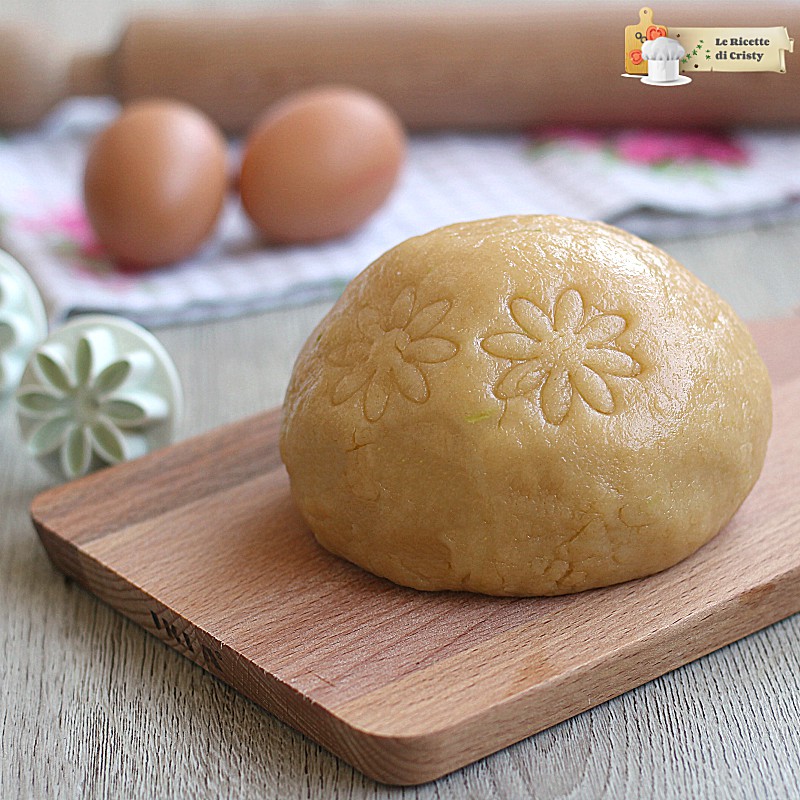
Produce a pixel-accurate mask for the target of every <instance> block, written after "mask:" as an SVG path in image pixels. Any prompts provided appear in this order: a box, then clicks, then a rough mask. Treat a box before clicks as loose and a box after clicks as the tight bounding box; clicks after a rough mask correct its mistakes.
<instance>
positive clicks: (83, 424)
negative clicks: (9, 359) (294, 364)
mask: <svg viewBox="0 0 800 800" xmlns="http://www.w3.org/2000/svg"><path fill="white" fill-rule="evenodd" d="M16 401H17V417H18V420H19V423H20V428H21V431H22V435H23V438H24V439H25V442H26V444H27V447H28V451H29V452H30V453H31V455H33V456H35V457H36V458H38V459H39V460H40V461H41V462H42V463H43V465H44V466H45V467H46V468H47V469H49V470H50V471H51V472H52V473H53V474H56V475H58V476H59V477H66V478H68V479H72V478H77V477H79V476H81V475H85V474H87V473H88V472H91V471H93V470H96V469H99V468H101V467H105V466H108V465H110V464H117V463H119V462H121V461H127V460H130V459H132V458H136V457H138V456H141V455H144V454H145V453H147V452H149V451H150V450H152V449H154V448H155V447H160V446H162V445H165V444H168V443H169V442H170V441H171V439H172V431H173V428H174V424H175V422H176V420H177V418H178V416H179V413H180V406H181V402H182V393H181V389H180V381H179V379H178V375H177V372H176V371H175V367H174V365H173V363H172V360H171V359H170V357H169V355H168V354H167V352H166V351H165V350H164V348H163V347H162V346H161V344H160V343H159V342H158V340H157V339H156V338H155V337H154V336H153V335H152V334H150V333H148V332H147V331H146V330H144V329H143V328H140V327H139V326H138V325H135V324H134V323H132V322H129V321H127V320H123V319H120V318H117V317H111V316H108V317H106V316H99V315H98V316H89V317H79V318H77V319H75V320H73V321H72V322H70V323H68V324H67V325H65V326H63V327H62V328H60V329H59V330H58V331H56V333H55V334H53V335H52V336H51V337H50V338H49V339H48V340H47V341H46V342H45V343H44V344H43V345H41V346H40V347H39V348H38V349H37V350H36V351H35V352H34V353H33V355H32V356H31V359H30V361H29V362H28V366H27V368H26V370H25V373H24V374H23V376H22V386H21V387H20V389H19V390H18V392H17V396H16Z"/></svg>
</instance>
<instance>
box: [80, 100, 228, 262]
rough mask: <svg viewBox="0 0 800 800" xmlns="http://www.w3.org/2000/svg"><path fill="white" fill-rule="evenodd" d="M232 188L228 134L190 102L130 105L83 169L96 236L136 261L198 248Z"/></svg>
mask: <svg viewBox="0 0 800 800" xmlns="http://www.w3.org/2000/svg"><path fill="white" fill-rule="evenodd" d="M226 188H227V156H226V147H225V140H224V139H223V137H222V134H220V132H219V131H218V130H217V128H216V127H215V126H214V124H213V123H212V122H211V121H210V120H209V119H208V118H207V117H205V116H204V115H203V114H201V113H200V112H199V111H196V110H195V109H193V108H191V107H190V106H187V105H184V104H183V103H177V102H173V101H170V100H144V101H139V102H136V103H132V104H131V105H129V106H126V107H125V108H124V109H123V111H122V113H121V114H120V116H119V117H118V118H117V119H116V120H115V121H114V122H113V123H112V124H111V125H109V127H108V128H106V129H105V130H104V131H103V132H102V133H101V134H100V135H99V136H98V137H97V139H96V140H95V141H94V143H93V145H92V147H91V150H90V153H89V158H88V161H87V163H86V171H85V173H84V181H83V193H84V201H85V204H86V212H87V214H88V216H89V220H90V222H91V223H92V227H93V228H94V230H95V233H96V234H97V238H98V239H99V240H100V242H101V243H102V244H103V246H104V247H105V248H106V250H108V252H109V253H110V254H111V255H112V256H113V257H114V258H116V259H118V260H119V261H120V263H121V264H122V265H123V266H125V267H129V268H134V269H148V268H150V267H155V266H159V265H163V264H169V263H172V262H174V261H178V260H180V259H182V258H186V257H187V256H189V255H191V254H192V253H193V252H194V251H195V250H197V248H198V247H199V246H200V244H201V243H202V242H203V240H204V239H205V238H206V237H207V236H208V234H209V233H210V232H211V229H212V228H213V226H214V223H215V222H216V220H217V217H218V216H219V212H220V209H221V208H222V203H223V200H224V199H225V191H226Z"/></svg>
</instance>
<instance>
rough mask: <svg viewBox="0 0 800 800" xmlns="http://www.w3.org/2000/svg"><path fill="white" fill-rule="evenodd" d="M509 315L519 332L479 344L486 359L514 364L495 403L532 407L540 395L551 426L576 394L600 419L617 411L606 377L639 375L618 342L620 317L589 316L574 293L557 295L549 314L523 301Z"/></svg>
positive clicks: (590, 311)
mask: <svg viewBox="0 0 800 800" xmlns="http://www.w3.org/2000/svg"><path fill="white" fill-rule="evenodd" d="M509 311H510V312H511V316H512V317H513V319H514V321H515V322H516V323H517V325H518V326H519V328H520V330H517V331H509V332H503V333H497V334H494V335H492V336H488V337H486V338H485V339H483V340H482V342H481V347H482V348H483V349H484V350H485V351H486V352H487V353H489V354H490V355H492V356H495V357H496V358H504V359H509V360H510V361H511V362H512V365H511V367H510V368H509V369H508V370H506V372H504V373H503V374H502V375H501V376H500V379H499V380H498V381H497V383H496V384H495V385H494V394H495V395H496V396H497V397H498V398H499V399H501V400H510V399H511V398H512V397H527V398H528V399H529V400H531V402H534V403H536V392H537V390H539V394H538V402H539V405H540V407H541V410H542V414H543V415H544V418H545V420H547V422H549V423H551V424H553V425H560V424H561V423H562V422H563V421H564V419H565V418H566V416H567V414H568V413H569V410H570V407H571V405H572V402H573V398H574V395H575V394H576V393H577V394H578V396H579V397H580V398H582V399H583V401H584V402H585V403H586V404H587V405H588V406H589V407H590V408H592V409H594V410H595V411H597V412H598V413H600V414H611V413H612V412H613V411H614V410H615V402H614V396H613V394H612V393H611V388H610V387H609V377H610V376H617V377H622V378H633V377H636V376H637V375H638V374H639V373H640V371H641V365H640V364H639V363H638V362H637V361H636V360H635V359H634V358H633V357H632V356H631V355H629V354H628V353H626V352H624V351H623V350H622V349H621V348H620V347H619V345H618V343H617V339H618V338H619V337H620V336H621V335H622V333H623V332H624V331H625V329H626V328H627V322H626V321H625V319H624V317H622V316H620V315H618V314H611V313H604V312H594V313H593V309H592V308H591V307H590V308H589V309H587V308H586V304H585V303H584V299H583V297H582V295H581V293H580V292H579V291H578V290H577V289H574V288H568V289H565V290H564V291H563V292H562V293H561V294H560V295H559V297H558V298H557V299H556V301H555V304H554V306H553V313H552V315H547V314H545V312H544V311H542V309H541V308H539V306H538V305H536V303H534V302H533V301H532V300H529V299H528V298H527V297H515V298H514V299H513V300H511V302H510V303H509Z"/></svg>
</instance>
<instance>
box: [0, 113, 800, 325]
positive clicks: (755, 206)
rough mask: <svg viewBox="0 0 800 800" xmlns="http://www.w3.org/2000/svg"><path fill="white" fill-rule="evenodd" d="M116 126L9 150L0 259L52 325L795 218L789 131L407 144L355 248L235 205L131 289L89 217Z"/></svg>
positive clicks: (569, 134) (56, 133)
mask: <svg viewBox="0 0 800 800" xmlns="http://www.w3.org/2000/svg"><path fill="white" fill-rule="evenodd" d="M116 110H117V108H116V106H115V105H114V104H113V103H111V102H110V101H87V100H82V101H71V102H69V103H67V104H65V105H64V106H63V107H62V108H61V109H59V110H58V111H57V112H56V113H55V114H54V115H53V116H52V117H51V118H50V120H48V122H47V123H46V124H45V125H43V126H42V127H41V128H40V129H39V130H37V131H34V132H30V133H25V134H21V135H16V136H13V137H10V138H7V139H5V140H0V247H2V248H4V249H6V250H8V251H9V252H10V253H12V255H14V256H16V258H17V259H18V260H19V261H20V262H22V264H23V265H24V266H25V267H26V268H27V269H28V271H29V272H30V273H31V275H32V276H33V278H34V279H35V280H36V282H37V284H38V285H39V287H40V289H41V292H42V294H43V296H44V298H45V302H46V304H47V306H48V310H49V313H50V316H51V318H52V319H53V320H55V321H57V320H60V319H64V318H65V317H67V316H70V315H73V314H78V313H82V312H89V311H92V312H97V311H102V312H108V313H115V314H121V315H124V316H127V317H129V318H131V319H134V320H136V321H138V322H140V323H142V324H145V325H148V326H150V327H154V326H158V325H164V324H170V323H175V322H186V321H198V320H202V319H210V318H219V317H224V316H230V315H234V314H241V313H246V312H249V311H254V310H259V309H267V308H275V307H279V306H282V305H291V304H298V303H303V302H307V301H311V300H315V299H322V298H330V297H333V296H335V295H336V294H338V293H339V292H340V291H341V289H342V287H343V286H344V284H345V283H346V282H347V281H348V280H349V279H350V278H352V277H353V276H354V275H356V274H357V273H358V272H360V271H361V270H362V269H363V268H364V267H366V266H367V264H369V263H370V261H372V260H373V259H374V258H376V257H377V256H378V255H380V254H381V253H382V252H383V251H384V250H386V249H388V248H389V247H391V246H392V245H394V244H396V243H397V242H399V241H402V240H403V239H405V238H407V237H409V236H413V235H415V234H419V233H424V232H425V231H428V230H431V229H433V228H436V227H438V226H440V225H447V224H449V223H452V222H459V221H464V220H470V219H479V218H482V217H492V216H500V215H503V214H531V213H541V214H564V215H567V216H573V217H582V218H585V219H600V220H605V221H608V222H611V223H613V224H616V225H619V226H620V227H623V228H627V229H628V230H631V231H633V232H634V233H638V234H639V235H643V236H645V237H648V238H653V239H663V238H664V237H667V236H680V235H688V234H692V233H697V232H706V231H714V230H718V229H724V228H731V227H742V226H746V225H752V224H754V223H757V222H763V221H773V220H777V219H782V218H787V217H800V132H796V131H788V132H747V131H744V132H736V133H732V134H730V135H724V136H723V135H711V134H706V133H701V132H697V133H686V132H684V133H680V132H672V133H668V132H664V133H659V132H646V131H635V130H634V131H624V132H616V133H604V132H581V131H549V132H542V131H539V132H537V133H536V135H533V134H532V135H523V134H516V135H497V134H491V135H489V134H485V135H477V134H470V135H467V134H458V133H442V134H436V135H425V136H414V137H412V139H411V142H410V148H409V156H408V162H407V165H406V167H405V169H404V171H403V174H402V177H401V180H400V182H399V185H398V187H397V189H396V190H395V192H394V193H393V195H392V196H391V198H390V200H389V201H388V202H387V203H386V205H385V206H384V207H383V208H382V209H381V210H380V211H379V212H378V213H377V214H376V215H375V216H374V217H373V218H372V219H371V220H370V221H369V222H368V223H367V224H366V225H365V226H364V227H363V228H362V229H361V230H359V231H357V232H356V233H354V234H353V235H351V236H348V237H346V238H342V239H337V240H334V241H329V242H325V243H322V244H318V245H314V246H295V247H271V246H265V245H263V244H261V243H260V242H259V241H258V238H257V237H256V236H255V235H254V233H253V231H252V229H251V228H250V226H249V224H248V222H247V220H246V218H245V216H244V214H243V212H242V210H241V207H240V205H239V203H238V202H237V200H236V198H235V197H233V196H231V198H230V199H229V200H228V202H227V204H226V207H225V209H224V212H223V215H222V218H221V220H220V224H219V226H218V229H217V231H216V233H215V235H214V236H213V238H212V239H211V241H210V242H209V243H208V244H207V245H206V246H205V247H204V248H203V249H202V251H201V252H200V253H199V254H197V255H196V256H195V257H193V258H192V259H190V260H187V261H185V262H182V263H180V264H176V265H173V266H170V267H167V268H162V269H157V270H152V271H149V272H146V273H143V274H139V275H130V274H125V273H122V272H119V271H118V270H117V269H116V268H115V267H114V264H113V263H112V262H111V261H110V260H109V259H108V258H107V257H106V256H105V254H104V253H103V251H102V248H101V247H100V246H99V244H98V243H97V241H96V240H95V238H94V236H93V234H92V232H91V229H90V227H89V225H88V223H87V221H86V217H85V215H84V212H83V208H82V205H81V191H80V183H81V172H82V169H83V164H84V161H85V158H86V152H87V148H88V146H89V143H90V141H91V137H92V136H93V135H94V134H95V133H96V132H97V130H99V129H100V128H101V127H102V126H103V125H104V124H106V123H107V122H108V121H110V120H111V119H113V116H114V114H115V113H116ZM231 152H232V158H235V154H236V145H235V144H233V145H232V147H231Z"/></svg>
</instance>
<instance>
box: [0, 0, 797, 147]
mask: <svg viewBox="0 0 800 800" xmlns="http://www.w3.org/2000/svg"><path fill="white" fill-rule="evenodd" d="M637 12H638V5H637V4H632V3H630V2H626V3H625V4H624V5H617V6H602V7H598V8H597V9H596V10H594V9H592V10H589V9H587V7H586V6H582V8H581V9H580V10H578V9H576V7H575V6H572V5H569V6H568V5H567V4H560V5H558V6H544V7H542V6H541V5H539V4H534V3H531V4H530V5H527V6H517V7H510V8H504V7H502V6H501V7H497V6H487V7H466V8H458V9H454V8H442V7H436V6H434V7H423V6H419V7H411V8H409V7H406V6H403V5H400V4H398V5H397V6H396V7H391V6H390V7H386V6H383V7H380V8H374V7H373V8H369V7H367V8H364V7H359V8H345V9H327V10H314V11H310V10H307V9H304V10H293V11H285V10H284V11H260V12H258V13H256V14H248V15H235V16H234V15H217V16H204V17H197V16H170V17H152V18H139V19H134V20H132V21H131V22H130V23H129V24H128V25H127V27H126V29H125V31H124V33H123V35H122V38H121V39H120V41H119V44H118V45H117V46H116V47H115V48H114V49H113V50H112V51H111V52H109V53H105V54H99V55H86V56H75V57H71V58H69V57H66V56H64V55H60V54H59V53H60V52H61V51H60V50H59V48H58V47H57V46H56V43H54V42H53V41H51V40H49V39H48V38H47V37H46V36H44V34H42V33H40V32H37V31H34V30H23V29H16V30H11V29H6V30H5V31H4V32H2V33H0V126H2V127H5V128H13V127H22V126H29V125H32V124H35V123H36V122H38V121H39V120H40V119H41V118H42V117H43V116H44V114H45V113H46V112H47V111H48V110H49V109H50V108H52V106H53V105H54V104H55V103H56V102H57V101H58V100H60V99H61V98H63V97H66V96H70V95H95V94H109V95H112V96H114V97H116V98H118V99H119V100H121V101H123V102H125V101H129V100H133V99H135V98H138V97H143V96H153V95H158V96H167V97H174V98H180V99H182V100H186V101H188V102H190V103H193V104H194V105H196V106H198V107H199V108H201V109H203V110H204V111H206V112H207V113H208V114H209V115H210V116H211V117H212V118H214V119H215V120H217V122H219V123H220V124H221V125H222V127H223V128H224V129H225V130H227V131H229V132H231V133H240V132H242V131H243V130H245V129H246V128H247V127H248V125H249V124H250V123H251V122H252V121H253V120H254V119H255V118H256V117H258V116H259V115H260V114H261V113H262V112H263V111H264V109H265V108H266V107H267V106H268V105H269V104H270V103H271V102H273V101H274V100H276V99H277V98H279V97H280V96H282V95H284V94H286V93H288V92H291V91H294V90H296V89H300V88H303V87H307V86H312V85H318V84H329V83H345V84H351V85H354V86H358V87H361V88H363V89H366V90H369V91H372V92H374V93H375V94H377V95H379V96H380V97H382V98H384V99H385V100H386V101H387V102H388V103H389V104H390V105H391V106H393V107H394V108H395V109H396V110H397V112H398V113H399V114H400V116H401V117H402V119H403V120H404V121H405V123H406V124H407V125H408V126H409V127H410V128H412V129H432V128H461V129H478V128H482V129H509V128H525V127H534V126H541V125H626V126H630V125H637V126H660V127H663V126H671V127H676V126H678V127H680V126H689V125H691V126H698V125H703V126H723V125H763V126H772V125H787V124H797V123H800V58H798V57H797V56H792V55H791V54H787V73H786V74H784V75H778V74H769V73H753V74H722V73H715V74H704V75H697V76H696V77H695V79H694V82H693V83H692V84H691V85H690V86H686V87H683V88H681V89H679V90H676V89H673V90H671V91H665V90H664V89H663V88H653V87H645V86H642V85H641V84H640V83H639V82H638V81H636V80H632V79H624V78H621V77H620V74H621V72H622V71H623V68H624V31H625V26H626V25H627V24H631V23H634V22H636V18H637ZM656 22H658V23H660V24H664V25H675V26H689V25H702V26H733V25H736V26H741V25H755V26H772V25H781V26H783V25H785V26H786V27H788V28H789V32H790V34H791V33H792V32H798V31H800V5H798V4H797V3H790V2H785V3H748V4H741V5H735V4H733V5H728V4H726V5H724V6H716V7H713V6H706V7H704V8H698V4H696V3H694V2H692V3H688V2H685V1H684V2H680V3H667V2H664V3H659V5H658V6H657V8H656Z"/></svg>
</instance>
